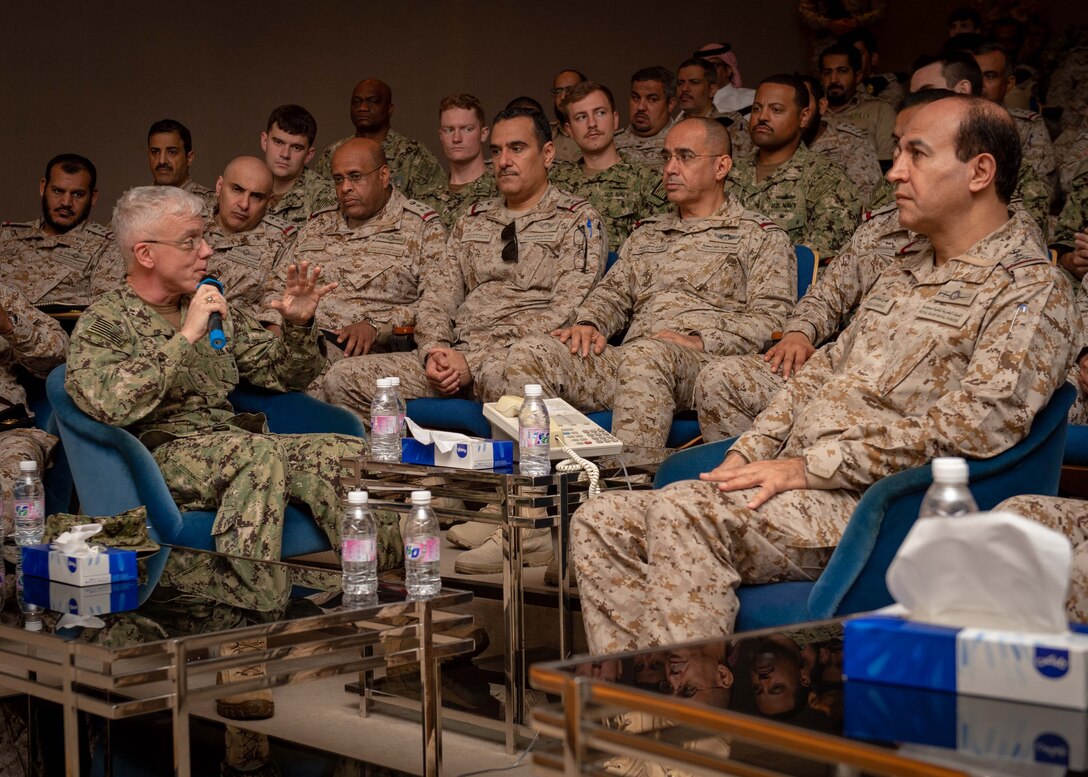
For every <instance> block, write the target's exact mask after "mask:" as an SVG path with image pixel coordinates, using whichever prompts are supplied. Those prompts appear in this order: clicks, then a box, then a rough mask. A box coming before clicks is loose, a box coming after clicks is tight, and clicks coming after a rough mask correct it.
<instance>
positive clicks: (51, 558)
mask: <svg viewBox="0 0 1088 777" xmlns="http://www.w3.org/2000/svg"><path fill="white" fill-rule="evenodd" d="M22 551H23V574H24V575H30V576H31V577H43V578H46V579H48V580H54V581H56V582H58V583H68V584H69V585H101V584H102V583H111V582H112V583H119V582H121V581H122V580H135V579H136V551H133V550H120V549H118V548H102V550H101V552H99V553H98V555H96V556H94V557H84V556H69V555H67V554H66V553H62V552H61V551H59V550H50V549H49V545H27V546H25V547H23V548H22Z"/></svg>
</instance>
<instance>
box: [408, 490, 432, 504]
mask: <svg viewBox="0 0 1088 777" xmlns="http://www.w3.org/2000/svg"><path fill="white" fill-rule="evenodd" d="M430 503H431V492H430V491H413V492H412V504H414V505H429V504H430Z"/></svg>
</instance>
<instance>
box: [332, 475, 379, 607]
mask: <svg viewBox="0 0 1088 777" xmlns="http://www.w3.org/2000/svg"><path fill="white" fill-rule="evenodd" d="M366 503H367V493H366V491H351V492H350V493H348V507H347V509H346V510H345V511H344V521H343V523H342V524H341V526H340V545H341V546H340V566H341V568H342V569H343V570H344V580H343V588H344V597H345V598H348V597H359V596H366V595H369V594H372V593H374V592H375V591H377V590H378V530H377V528H376V526H375V524H374V517H373V516H372V515H371V514H370V510H368V509H367V506H366Z"/></svg>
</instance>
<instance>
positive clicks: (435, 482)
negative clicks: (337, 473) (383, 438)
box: [342, 446, 674, 753]
mask: <svg viewBox="0 0 1088 777" xmlns="http://www.w3.org/2000/svg"><path fill="white" fill-rule="evenodd" d="M673 452H674V451H672V450H670V449H667V448H639V447H634V446H627V447H625V448H624V450H623V452H622V453H619V454H616V455H613V456H605V457H599V458H595V459H593V462H594V464H596V465H597V466H598V467H599V469H600V480H599V485H600V488H601V490H602V491H604V490H608V489H616V488H621V489H622V488H632V489H644V488H650V487H651V486H652V482H653V474H654V472H656V470H657V465H658V464H660V463H661V462H662V461H663V460H664V459H665V458H666V457H667V456H668V455H669V454H670V453H673ZM554 464H555V462H553V465H554ZM342 465H343V469H344V472H345V475H344V477H343V478H342V483H343V484H344V485H345V486H347V487H351V488H355V487H358V488H365V489H367V491H369V492H370V504H371V505H372V506H375V507H381V508H385V509H391V510H396V511H401V512H403V511H405V510H406V509H407V505H406V501H407V500H406V497H407V495H408V493H409V492H411V491H412V490H414V489H418V488H426V489H428V490H430V491H431V493H432V496H433V497H435V498H436V499H437V498H447V499H451V500H461V501H463V502H465V503H467V504H469V505H473V506H474V507H475V509H449V508H438V509H436V512H437V513H438V514H439V516H440V517H442V518H444V519H459V520H466V521H481V522H488V523H494V524H495V525H496V526H501V527H502V558H503V564H502V587H501V596H502V604H503V623H504V631H505V638H504V645H503V647H504V656H503V661H504V666H503V672H504V681H505V688H504V692H505V699H506V703H505V705H504V715H505V719H504V720H503V721H501V722H500V727H499V729H498V730H500V731H501V732H502V733H503V734H504V737H505V743H506V749H507V752H510V753H512V752H514V751H515V749H516V745H517V737H518V736H519V735H520V736H523V737H528V736H532V733H533V732H532V730H531V729H530V728H529V727H528V725H527V724H528V715H527V714H526V708H527V704H526V689H527V688H528V685H527V682H528V674H527V673H528V664H529V659H528V655H527V654H528V651H529V649H530V646H529V645H528V644H527V639H526V636H525V634H526V629H525V607H526V602H525V580H524V570H523V565H522V562H521V558H522V547H521V532H520V530H521V529H548V530H550V531H551V536H552V547H553V548H554V549H557V550H556V555H557V557H558V562H559V586H558V588H556V589H555V595H554V598H553V599H552V601H553V602H554V605H555V608H556V618H555V620H554V621H553V622H554V624H555V629H554V631H553V632H552V633H553V634H555V635H556V638H557V642H558V646H559V654H560V655H561V656H567V655H570V653H571V651H572V648H571V640H572V631H573V620H572V602H571V585H570V571H569V568H568V567H569V554H568V552H567V528H568V526H569V524H570V517H571V515H573V513H574V511H575V510H576V509H577V508H578V506H579V505H581V504H582V502H583V501H585V500H586V499H587V498H588V494H587V489H588V482H587V480H586V479H585V478H583V477H582V473H581V472H572V473H562V472H555V471H553V472H552V473H551V474H549V475H542V476H537V477H530V476H525V475H520V474H518V473H517V470H516V465H515V469H514V470H513V471H510V472H493V471H489V470H467V469H455V468H451V467H435V466H427V465H422V464H401V463H383V462H377V461H371V460H366V459H364V460H361V461H360V460H354V459H345V460H344V461H343V462H342ZM484 505H487V506H490V507H491V509H492V511H491V512H480V508H481V507H482V506H484ZM445 582H446V583H452V584H455V585H462V584H463V583H462V582H461V581H457V580H455V579H450V578H446V579H445ZM476 592H477V595H478V596H482V595H485V594H486V591H485V590H482V589H476ZM472 717H473V720H471V721H470V722H472V723H474V724H478V725H482V726H484V727H487V728H494V726H493V725H492V724H491V721H488V720H481V719H479V718H478V717H477V716H472Z"/></svg>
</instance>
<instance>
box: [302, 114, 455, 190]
mask: <svg viewBox="0 0 1088 777" xmlns="http://www.w3.org/2000/svg"><path fill="white" fill-rule="evenodd" d="M353 137H355V136H354V135H349V136H348V137H346V138H341V139H340V140H338V141H336V142H335V143H332V144H331V145H329V146H328V148H326V149H325V150H324V152H322V154H321V159H319V160H318V162H317V164H316V165H315V166H314V172H316V173H317V174H318V175H319V176H321V177H322V178H324V179H326V180H329V181H331V180H332V155H333V152H335V151H336V149H338V148H340V146H342V145H344V143H346V142H347V141H349V140H351V139H352V138H353ZM382 151H384V152H385V159H386V161H387V162H388V163H389V173H390V175H391V176H392V179H393V185H394V186H395V187H396V188H397V189H398V190H399V191H400V192H401V193H402V194H403V195H404V196H405V197H407V198H408V199H415V198H418V197H421V196H423V195H425V194H426V193H427V192H429V191H431V190H432V189H436V188H441V187H443V186H445V185H446V172H445V171H444V170H443V169H442V166H441V165H439V164H438V160H437V159H435V158H434V154H432V153H431V152H430V151H429V150H428V149H427V147H426V146H425V145H423V144H422V143H420V142H419V141H418V140H414V139H412V138H406V137H405V136H404V135H401V134H400V133H399V132H397V131H396V130H395V129H392V128H390V130H389V131H388V132H387V133H386V136H385V140H383V141H382Z"/></svg>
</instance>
